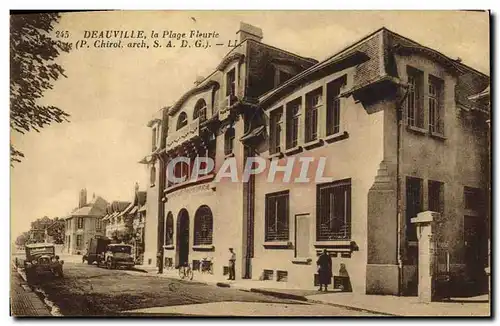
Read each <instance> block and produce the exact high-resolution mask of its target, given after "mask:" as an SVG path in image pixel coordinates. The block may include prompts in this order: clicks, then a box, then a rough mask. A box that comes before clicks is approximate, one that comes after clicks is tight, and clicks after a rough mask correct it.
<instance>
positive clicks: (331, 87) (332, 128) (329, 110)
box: [326, 76, 346, 136]
mask: <svg viewBox="0 0 500 326" xmlns="http://www.w3.org/2000/svg"><path fill="white" fill-rule="evenodd" d="M345 82H346V77H345V76H344V77H341V78H339V79H337V80H334V81H333V82H331V83H329V84H328V86H327V90H326V92H327V94H326V96H327V99H328V100H327V101H328V102H327V107H326V135H327V136H330V135H335V134H337V133H339V132H340V96H339V95H340V91H341V89H342V87H343V86H344V85H345Z"/></svg>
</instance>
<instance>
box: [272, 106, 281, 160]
mask: <svg viewBox="0 0 500 326" xmlns="http://www.w3.org/2000/svg"><path fill="white" fill-rule="evenodd" d="M282 117H283V108H279V109H275V110H273V111H271V116H270V119H269V120H270V122H269V153H270V154H274V153H278V152H280V151H281V148H280V145H281V124H282V120H283V119H282Z"/></svg>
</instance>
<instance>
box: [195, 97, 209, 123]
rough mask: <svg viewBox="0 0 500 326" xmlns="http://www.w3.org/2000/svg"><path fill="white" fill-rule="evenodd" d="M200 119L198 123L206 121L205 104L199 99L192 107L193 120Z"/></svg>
mask: <svg viewBox="0 0 500 326" xmlns="http://www.w3.org/2000/svg"><path fill="white" fill-rule="evenodd" d="M198 118H199V119H200V122H203V121H205V120H206V119H207V103H205V100H203V99H200V100H198V102H196V105H195V106H194V113H193V119H198Z"/></svg>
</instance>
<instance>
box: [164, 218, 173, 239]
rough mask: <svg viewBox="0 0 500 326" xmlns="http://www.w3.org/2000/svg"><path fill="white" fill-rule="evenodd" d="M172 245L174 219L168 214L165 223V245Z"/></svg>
mask: <svg viewBox="0 0 500 326" xmlns="http://www.w3.org/2000/svg"><path fill="white" fill-rule="evenodd" d="M173 244H174V217H173V216H172V212H168V214H167V221H166V223H165V245H166V246H169V245H173Z"/></svg>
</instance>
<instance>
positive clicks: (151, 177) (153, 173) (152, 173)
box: [149, 165, 156, 187]
mask: <svg viewBox="0 0 500 326" xmlns="http://www.w3.org/2000/svg"><path fill="white" fill-rule="evenodd" d="M155 181H156V168H155V167H154V165H153V166H152V167H151V171H150V175H149V184H150V185H151V187H154V185H155Z"/></svg>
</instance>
